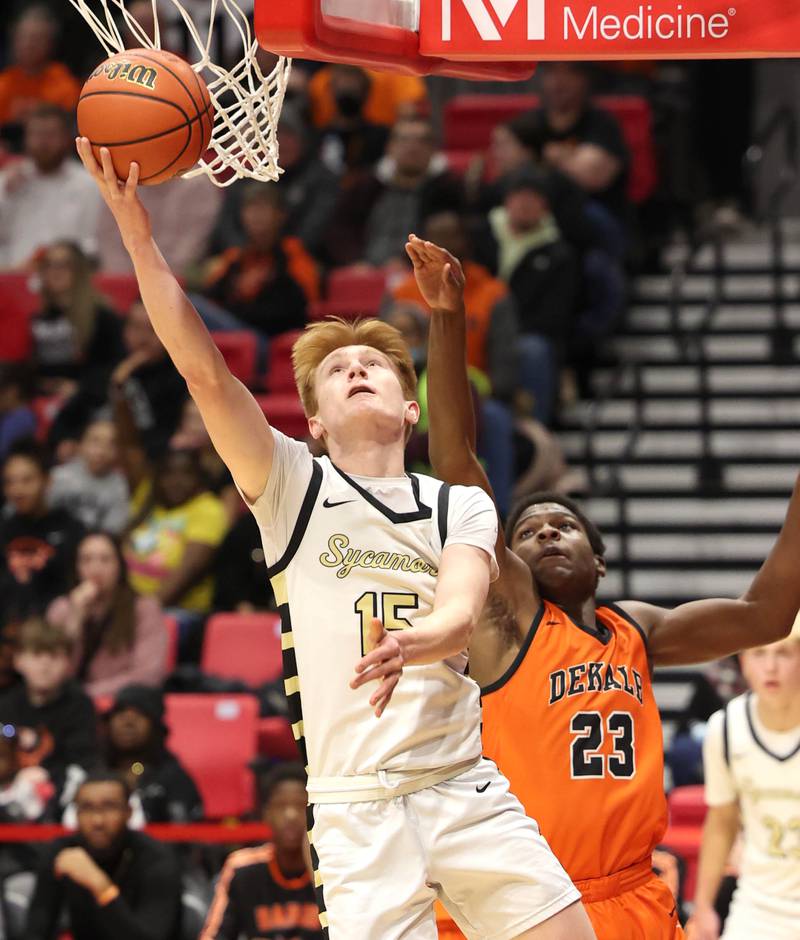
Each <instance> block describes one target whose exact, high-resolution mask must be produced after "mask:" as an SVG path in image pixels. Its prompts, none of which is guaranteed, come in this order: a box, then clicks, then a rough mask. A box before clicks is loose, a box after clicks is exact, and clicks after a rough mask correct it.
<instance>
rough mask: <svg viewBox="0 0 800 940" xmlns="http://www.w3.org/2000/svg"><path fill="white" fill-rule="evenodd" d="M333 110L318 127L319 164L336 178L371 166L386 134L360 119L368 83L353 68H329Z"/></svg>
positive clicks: (345, 66)
mask: <svg viewBox="0 0 800 940" xmlns="http://www.w3.org/2000/svg"><path fill="white" fill-rule="evenodd" d="M328 75H329V76H330V78H329V83H330V84H329V87H330V93H331V95H332V96H333V102H334V109H333V112H332V114H330V117H329V119H328V120H326V121H325V123H324V124H323V125H319V127H320V144H319V152H320V157H321V159H322V162H323V163H324V164H325V166H326V167H327V168H328V169H329V170H330V171H331V172H332V173H335V174H336V176H345V175H349V174H351V173H354V172H356V171H359V170H363V169H367V168H369V167H372V166H374V165H375V164H376V163H377V162H378V160H380V158H381V157H382V156H383V151H384V150H385V148H386V139H387V137H388V133H387V130H386V128H385V127H384V126H383V125H381V124H375V123H373V122H372V121H370V120H369V118H367V117H366V116H365V115H364V106H365V105H366V102H367V98H368V97H369V92H370V87H371V81H370V77H369V75H368V74H367V73H366V72H365V71H364V69H361V68H359V67H358V66H357V65H331V66H329V72H328Z"/></svg>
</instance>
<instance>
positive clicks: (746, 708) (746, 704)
mask: <svg viewBox="0 0 800 940" xmlns="http://www.w3.org/2000/svg"><path fill="white" fill-rule="evenodd" d="M752 702H753V693H752V692H748V693H747V695H746V696H745V700H744V711H745V714H746V715H747V724H748V726H749V727H750V734H752V735H753V740H754V741H755V742H756V744H757V745H758V746H759V747H760V748H761V750H762V751H763V752H764V753H765V754H769V756H770V757H774V758H775V760H777V761H780V762H781V763H783V762H784V761H786V760H790V759H791V758H792V757H794V756H795V754H798V753H800V741H798V742H797V746H796V747H794V748H793V749H792V750H791V751H789V753H788V754H784V755H783V756H781V755H780V754H776V753H775V751H772V750H770V748H768V747H767V745H766V744H764V742H763V741H762V740H761V738H759V736H758V734H757V732H756V726H755V724H754V722H753V714H752V710H751V708H752Z"/></svg>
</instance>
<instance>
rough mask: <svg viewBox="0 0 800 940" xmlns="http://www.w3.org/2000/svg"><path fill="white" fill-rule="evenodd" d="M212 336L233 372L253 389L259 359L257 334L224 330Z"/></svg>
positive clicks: (248, 331)
mask: <svg viewBox="0 0 800 940" xmlns="http://www.w3.org/2000/svg"><path fill="white" fill-rule="evenodd" d="M211 335H212V337H213V338H214V342H215V343H216V344H217V349H218V350H219V351H220V352H221V353H222V358H223V359H224V360H225V362H226V364H227V366H228V368H229V369H230V370H231V372H233V374H234V375H235V376H236V378H237V379H239V381H240V382H244V384H245V385H246V386H247V387H248V388H253V387H254V385H255V382H256V360H257V358H258V343H257V342H256V337H255V334H254V333H251V332H250V330H223V331H219V332H213V333H212V334H211Z"/></svg>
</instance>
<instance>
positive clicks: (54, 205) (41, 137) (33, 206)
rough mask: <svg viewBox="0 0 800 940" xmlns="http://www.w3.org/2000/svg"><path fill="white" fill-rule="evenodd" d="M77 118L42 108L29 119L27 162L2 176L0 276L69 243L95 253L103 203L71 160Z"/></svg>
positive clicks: (8, 168)
mask: <svg viewBox="0 0 800 940" xmlns="http://www.w3.org/2000/svg"><path fill="white" fill-rule="evenodd" d="M73 149H74V131H73V118H72V115H71V114H68V113H67V112H66V111H62V110H61V109H60V108H57V107H56V106H55V105H47V104H45V105H39V106H38V107H37V108H35V109H34V110H33V111H31V113H30V114H29V115H28V117H27V118H26V120H25V157H24V159H22V160H18V161H15V162H13V163H10V164H8V166H6V167H5V169H3V170H2V171H0V271H2V270H19V269H23V270H24V269H25V268H29V267H30V266H31V265H32V264H33V263H34V261H35V256H36V252H37V251H38V250H39V249H41V248H45V247H46V246H47V245H52V244H53V242H57V241H62V240H65V239H73V240H77V241H78V243H79V245H80V247H81V249H82V250H83V251H84V252H85V253H86V254H88V255H94V254H95V253H96V251H97V219H98V215H99V211H100V205H101V202H100V198H99V194H98V192H97V187H96V186H95V185H94V183H93V182H92V179H91V177H90V176H89V175H88V174H87V173H86V171H85V170H84V169H83V167H82V166H81V165H80V164H79V163H78V162H77V161H76V160H74V159H72V158H71V156H70V155H71V153H72V151H73Z"/></svg>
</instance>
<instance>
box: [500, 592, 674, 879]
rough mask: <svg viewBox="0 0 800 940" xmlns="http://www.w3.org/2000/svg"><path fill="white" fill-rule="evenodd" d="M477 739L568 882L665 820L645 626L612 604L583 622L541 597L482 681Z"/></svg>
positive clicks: (630, 850)
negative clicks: (504, 657)
mask: <svg viewBox="0 0 800 940" xmlns="http://www.w3.org/2000/svg"><path fill="white" fill-rule="evenodd" d="M483 744H484V753H485V754H486V756H487V757H489V758H490V759H491V760H493V761H495V763H496V764H497V765H498V767H499V768H500V770H501V771H502V772H503V773H504V774H505V776H506V777H507V778H508V780H509V781H510V783H511V790H512V792H513V793H515V794H516V796H517V797H518V798H519V800H520V801H521V802H522V804H523V806H524V807H525V811H526V812H527V813H528V815H529V816H532V817H533V818H534V819H535V820H536V821H537V822H538V823H539V827H540V829H541V832H542V835H543V836H544V837H545V838H546V839H547V841H548V842H549V844H550V847H551V848H552V850H553V852H554V853H555V855H556V857H557V858H558V859H559V861H560V862H561V864H562V865H563V866H564V868H566V870H567V872H568V873H569V875H570V877H571V878H572V879H573V881H580V880H584V879H588V878H601V877H604V876H607V875H610V874H612V873H614V872H618V871H620V870H622V869H624V868H627V867H629V866H630V865H633V864H635V863H636V862H640V861H642V860H643V859H646V858H650V855H651V853H652V851H653V848H654V847H655V845H656V844H657V843H658V842H659V840H660V839H661V837H662V836H663V834H664V830H665V829H666V823H667V804H666V798H665V796H664V779H663V775H664V760H663V740H662V733H661V721H660V718H659V714H658V708H657V707H656V703H655V699H654V697H653V691H652V687H651V685H650V672H649V662H648V657H647V646H646V640H645V637H644V634H643V632H642V630H641V628H640V627H639V626H638V624H636V623H635V622H634V621H633V620H632V619H631V618H630V617H628V616H627V615H626V614H625V613H624V612H623V611H622V610H620V608H618V607H616V606H614V605H611V606H608V607H600V608H598V610H597V628H592V627H587V626H584V625H582V624H577V623H574V622H573V621H572V620H571V619H570V618H569V617H568V616H567V615H566V614H565V613H564V611H562V610H561V609H560V608H559V607H556V606H555V605H554V604H551V603H549V602H544V603H543V605H542V607H541V609H540V611H539V614H538V615H537V617H536V619H535V620H534V622H533V624H532V625H531V628H530V631H529V633H528V636H527V637H526V638H525V642H524V643H523V645H522V648H521V649H520V651H519V655H518V656H517V657H516V659H515V661H514V662H513V663H512V665H511V666H510V667H509V669H508V671H507V672H506V674H505V675H504V676H502V677H501V678H500V679H499V680H498V681H497V682H495V683H493V684H492V685H491V686H489V687H487V688H485V689H484V690H483Z"/></svg>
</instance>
